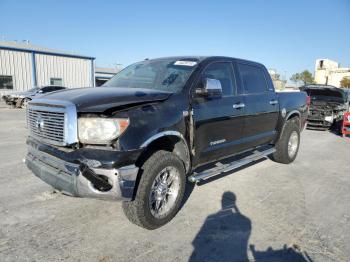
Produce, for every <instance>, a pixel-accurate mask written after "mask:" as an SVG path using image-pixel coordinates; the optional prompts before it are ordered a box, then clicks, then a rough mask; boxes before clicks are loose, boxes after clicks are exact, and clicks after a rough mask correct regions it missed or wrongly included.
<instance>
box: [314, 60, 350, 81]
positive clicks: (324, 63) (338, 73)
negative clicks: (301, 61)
mask: <svg viewBox="0 0 350 262" xmlns="http://www.w3.org/2000/svg"><path fill="white" fill-rule="evenodd" d="M343 77H350V68H341V67H339V63H338V62H336V61H332V60H330V59H317V60H316V64H315V82H316V83H317V84H322V85H326V84H327V85H332V86H336V87H340V81H341V80H342V79H343Z"/></svg>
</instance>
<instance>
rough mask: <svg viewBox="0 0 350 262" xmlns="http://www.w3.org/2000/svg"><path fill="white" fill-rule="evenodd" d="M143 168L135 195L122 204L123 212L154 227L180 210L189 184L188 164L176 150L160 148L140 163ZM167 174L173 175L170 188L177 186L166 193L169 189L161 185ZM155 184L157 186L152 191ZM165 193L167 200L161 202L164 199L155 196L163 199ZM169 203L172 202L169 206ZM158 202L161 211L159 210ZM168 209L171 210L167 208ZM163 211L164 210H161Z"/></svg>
mask: <svg viewBox="0 0 350 262" xmlns="http://www.w3.org/2000/svg"><path fill="white" fill-rule="evenodd" d="M164 170H165V171H164ZM141 172H142V173H141V178H140V181H139V185H138V188H137V192H136V195H135V199H134V200H133V201H125V202H123V203H122V206H123V211H124V214H125V215H126V217H127V218H128V219H129V220H130V221H131V222H132V223H134V224H136V225H138V226H140V227H143V228H146V229H150V230H152V229H156V228H159V227H161V226H163V225H165V224H166V223H168V222H169V221H170V220H171V219H172V218H173V217H174V216H175V215H176V213H177V212H178V211H179V209H180V206H181V202H182V200H183V197H184V193H185V186H186V174H185V168H184V165H183V162H182V161H181V160H180V159H179V158H178V157H177V156H176V155H175V154H172V153H170V152H168V151H163V150H160V151H156V152H155V153H154V154H152V155H151V156H150V157H149V158H148V159H147V160H146V162H145V163H144V164H143V165H142V167H141ZM162 174H163V175H162ZM166 174H168V175H166ZM166 176H167V177H168V178H170V179H171V177H174V179H173V182H172V184H171V183H170V185H169V187H168V188H170V187H174V188H175V189H174V188H173V189H171V190H173V193H166V194H165V195H163V194H164V192H165V191H167V189H165V190H163V189H164V187H162V185H163V184H164V179H165V177H166ZM175 177H177V179H175ZM159 179H160V180H159ZM157 181H161V182H157ZM155 188H156V190H153V191H152V189H155ZM152 192H153V193H152ZM174 192H177V194H175V193H174ZM162 196H163V199H165V200H167V201H166V202H164V203H165V204H163V202H161V203H162V204H158V203H160V201H163V200H156V199H161V198H162ZM154 201H155V202H154ZM152 203H153V204H152ZM166 203H169V207H167V204H166ZM157 205H158V210H159V213H157ZM159 206H160V207H159ZM170 207H171V208H170ZM166 210H168V211H167V212H165V211H166ZM161 212H165V213H163V214H161Z"/></svg>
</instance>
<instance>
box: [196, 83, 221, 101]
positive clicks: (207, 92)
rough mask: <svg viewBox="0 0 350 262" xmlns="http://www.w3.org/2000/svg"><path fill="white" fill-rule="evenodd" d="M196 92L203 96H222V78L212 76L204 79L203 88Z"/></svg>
mask: <svg viewBox="0 0 350 262" xmlns="http://www.w3.org/2000/svg"><path fill="white" fill-rule="evenodd" d="M196 94H197V95H199V96H203V97H208V98H215V97H221V96H222V87H221V83H220V80H217V79H212V78H204V79H203V88H197V89H196Z"/></svg>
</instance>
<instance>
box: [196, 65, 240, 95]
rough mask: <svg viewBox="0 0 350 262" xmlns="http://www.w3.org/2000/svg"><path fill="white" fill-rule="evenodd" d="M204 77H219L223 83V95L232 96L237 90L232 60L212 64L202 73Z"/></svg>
mask: <svg viewBox="0 0 350 262" xmlns="http://www.w3.org/2000/svg"><path fill="white" fill-rule="evenodd" d="M202 76H203V77H207V78H212V79H217V80H219V81H220V83H221V87H222V95H223V96H230V95H233V94H234V91H235V89H236V88H235V85H234V83H235V81H234V76H233V71H232V65H231V63H230V62H216V63H212V64H210V65H209V66H208V67H207V68H206V69H205V70H204V72H203V73H202Z"/></svg>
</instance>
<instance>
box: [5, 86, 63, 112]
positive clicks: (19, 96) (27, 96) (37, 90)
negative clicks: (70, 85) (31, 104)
mask: <svg viewBox="0 0 350 262" xmlns="http://www.w3.org/2000/svg"><path fill="white" fill-rule="evenodd" d="M63 89H66V88H65V87H63V86H43V87H34V88H32V89H29V90H27V91H23V92H14V93H11V94H7V95H4V96H2V99H3V100H4V101H5V103H6V104H8V105H10V106H14V107H22V108H25V107H26V106H27V103H28V101H30V100H32V99H34V98H37V97H38V96H40V95H42V94H47V93H51V92H54V91H58V90H63Z"/></svg>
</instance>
